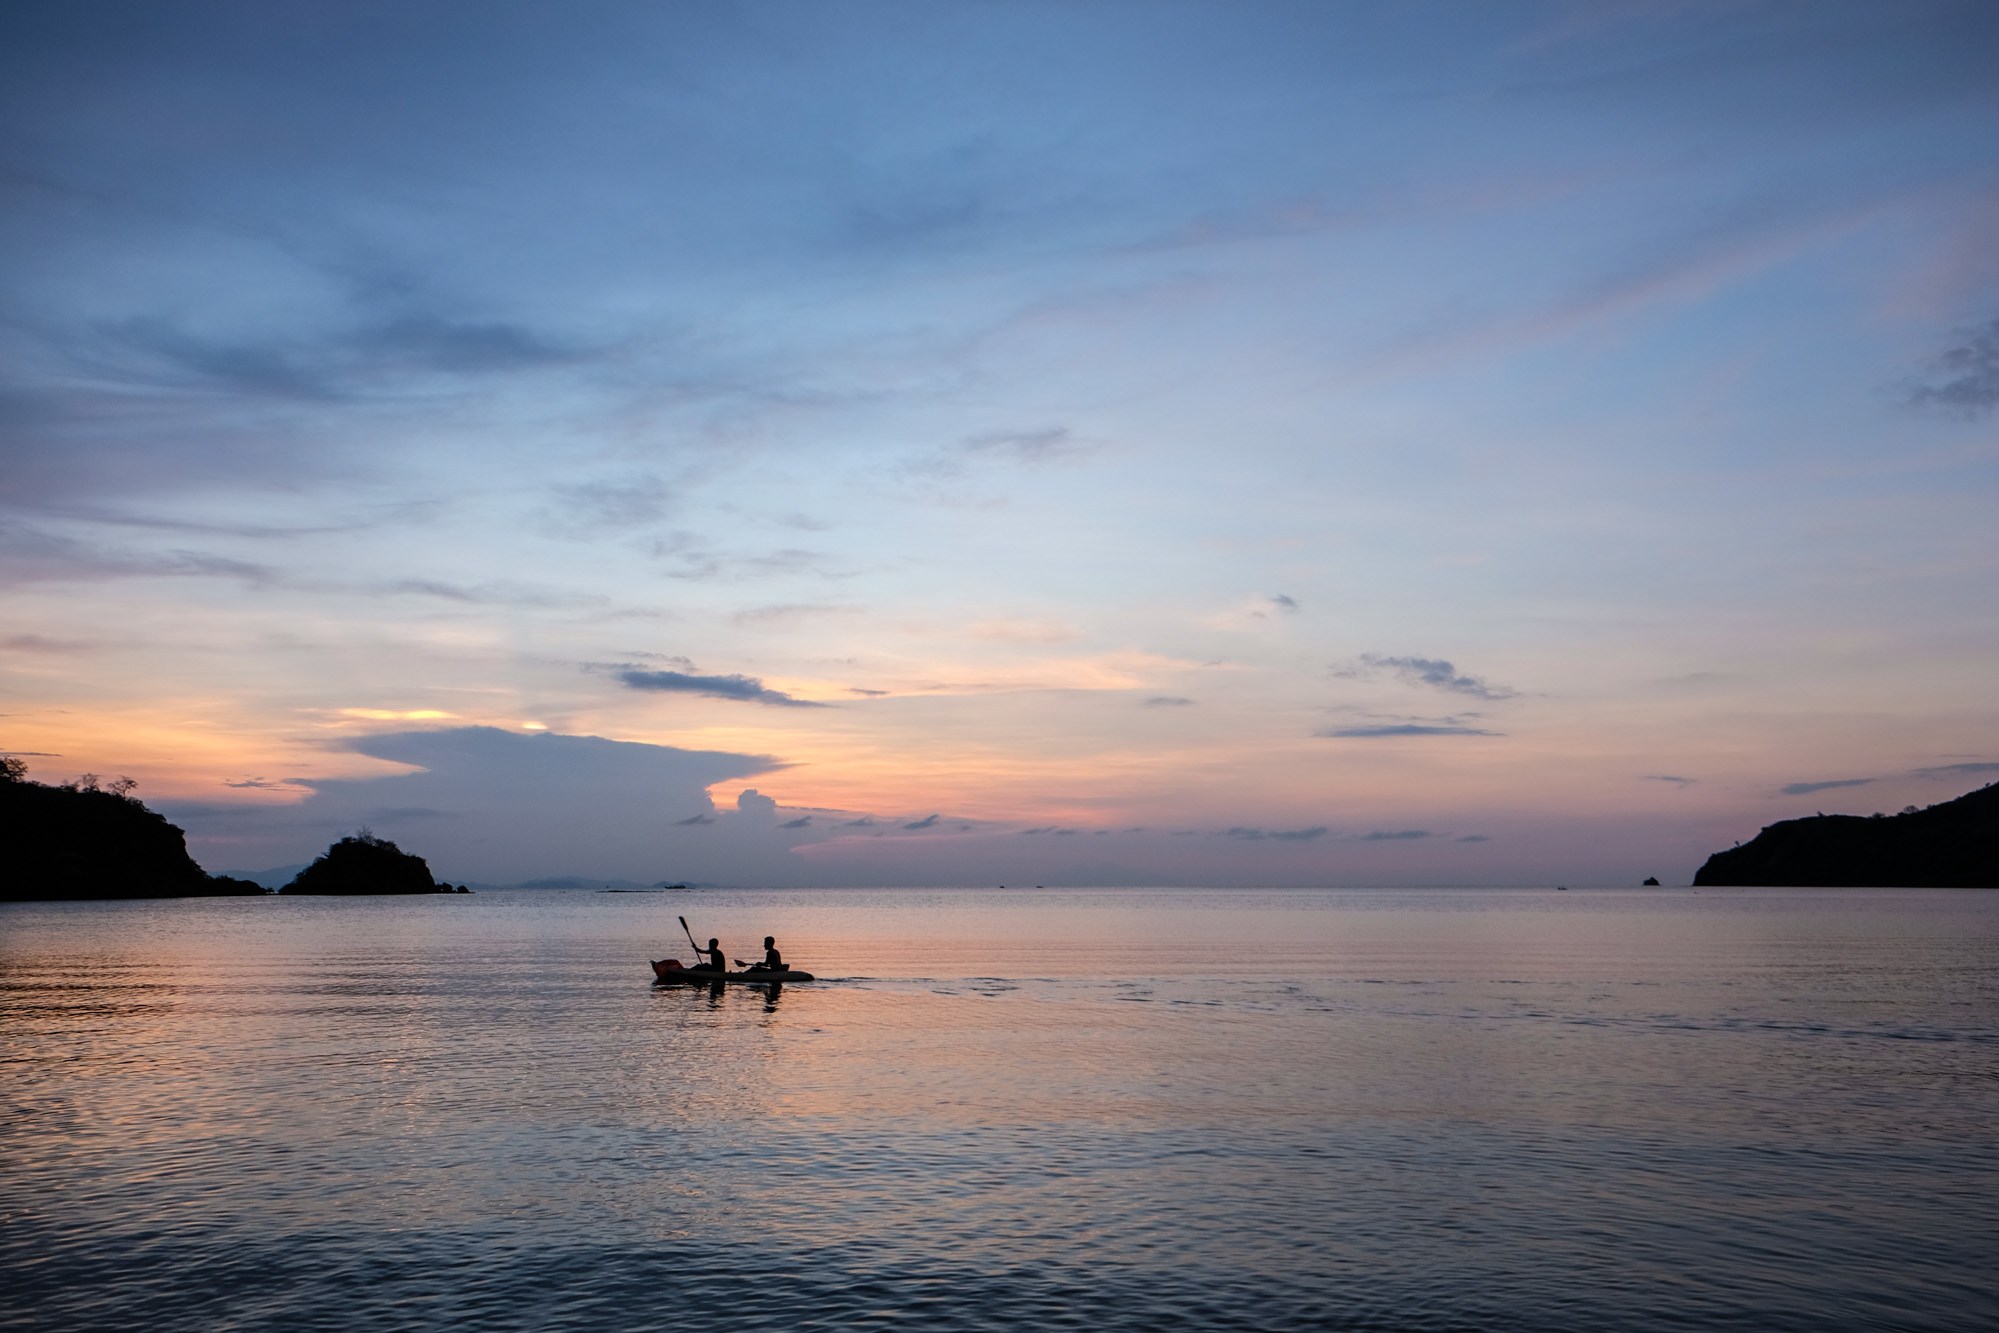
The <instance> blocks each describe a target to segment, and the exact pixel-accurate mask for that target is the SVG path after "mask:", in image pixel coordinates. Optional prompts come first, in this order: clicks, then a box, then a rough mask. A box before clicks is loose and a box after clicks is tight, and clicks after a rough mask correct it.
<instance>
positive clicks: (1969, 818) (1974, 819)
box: [1694, 783, 1999, 889]
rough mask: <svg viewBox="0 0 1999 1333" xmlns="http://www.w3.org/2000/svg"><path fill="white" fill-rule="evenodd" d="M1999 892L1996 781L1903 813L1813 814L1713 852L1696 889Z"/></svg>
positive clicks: (1696, 880) (1998, 790) (1998, 796)
mask: <svg viewBox="0 0 1999 1333" xmlns="http://www.w3.org/2000/svg"><path fill="white" fill-rule="evenodd" d="M1750 885H1770V886H1778V887H1800V888H1802V887H1826V888H1911V889H1915V888H1935V889H1990V888H1999V783H1994V784H1993V785H1991V786H1989V787H1981V788H1979V789H1978V790H1977V791H1974V792H1968V793H1966V794H1965V795H1963V796H1960V797H1958V798H1957V799H1956V800H1954V801H1945V802H1943V803H1942V804H1941V805H1933V806H1931V807H1929V808H1928V809H1927V810H1917V809H1915V808H1913V807H1911V808H1910V809H1908V810H1904V811H1903V812H1902V813H1901V814H1899V815H1812V816H1810V817H1808V818H1805V819H1787V820H1784V821H1783V822H1782V823H1778V824H1772V825H1770V826H1769V827H1768V828H1766V829H1764V830H1763V831H1762V832H1761V833H1759V834H1757V835H1756V836H1755V837H1754V838H1751V839H1750V840H1749V841H1748V842H1745V843H1743V844H1742V845H1740V846H1738V847H1731V848H1730V849H1729V850H1727V851H1725V852H1716V853H1715V854H1714V855H1713V856H1710V857H1709V858H1708V859H1707V863H1706V864H1705V865H1703V866H1702V867H1701V868H1700V871H1699V873H1697V874H1696V875H1695V876H1694V886H1695V887H1696V888H1701V887H1707V886H1742V887H1747V886H1750Z"/></svg>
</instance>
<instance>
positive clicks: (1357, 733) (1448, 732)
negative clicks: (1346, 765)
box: [1312, 718, 1506, 740]
mask: <svg viewBox="0 0 1999 1333" xmlns="http://www.w3.org/2000/svg"><path fill="white" fill-rule="evenodd" d="M1312 734H1313V735H1314V736H1323V737H1328V738H1331V739H1335V740H1374V739H1381V738H1386V737H1392V736H1504V735H1505V734H1506V733H1505V732H1503V731H1488V730H1486V729H1485V728H1484V727H1471V726H1466V725H1465V724H1464V723H1462V722H1454V721H1452V720H1450V719H1448V718H1446V719H1443V720H1441V721H1437V722H1385V723H1380V724H1376V725H1362V726H1352V727H1328V728H1326V729H1325V730H1323V731H1315V732H1313V733H1312Z"/></svg>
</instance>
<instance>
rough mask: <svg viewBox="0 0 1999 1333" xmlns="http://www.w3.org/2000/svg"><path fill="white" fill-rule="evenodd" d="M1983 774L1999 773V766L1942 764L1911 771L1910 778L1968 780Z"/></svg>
mask: <svg viewBox="0 0 1999 1333" xmlns="http://www.w3.org/2000/svg"><path fill="white" fill-rule="evenodd" d="M1981 773H1999V764H1990V763H1977V764H1940V765H1938V766H1937V767H1935V768H1916V769H1911V770H1909V776H1910V777H1916V778H1968V777H1977V776H1978V775H1979V774H1981Z"/></svg>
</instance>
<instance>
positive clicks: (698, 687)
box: [617, 667, 832, 708]
mask: <svg viewBox="0 0 1999 1333" xmlns="http://www.w3.org/2000/svg"><path fill="white" fill-rule="evenodd" d="M617 674H618V679H619V680H621V681H623V682H624V683H625V684H626V685H628V686H630V687H631V688H632V689H635V690H648V691H655V692H658V693H664V694H695V695H699V696H701V697H702V698H704V699H735V700H740V701H742V702H744V703H757V704H772V705H775V706H777V707H781V708H829V707H831V706H832V705H830V704H823V703H820V702H818V701H817V700H815V699H799V698H794V697H793V696H791V695H789V694H786V693H785V692H784V691H782V690H772V689H766V688H765V687H764V683H763V682H762V681H761V680H758V679H757V678H756V677H755V676H696V675H692V674H690V673H688V672H685V671H640V670H638V669H636V668H629V667H628V668H626V669H624V670H622V671H619V672H618V673H617Z"/></svg>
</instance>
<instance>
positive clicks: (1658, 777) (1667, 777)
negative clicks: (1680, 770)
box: [1644, 773, 1695, 787]
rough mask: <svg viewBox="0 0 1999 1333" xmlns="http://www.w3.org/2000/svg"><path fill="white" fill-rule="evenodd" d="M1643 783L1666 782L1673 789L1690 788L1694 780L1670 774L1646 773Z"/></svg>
mask: <svg viewBox="0 0 1999 1333" xmlns="http://www.w3.org/2000/svg"><path fill="white" fill-rule="evenodd" d="M1644 781H1646V782H1667V783H1671V784H1672V785H1673V786H1675V787H1691V786H1693V785H1694V782H1695V779H1693V778H1682V777H1676V776H1674V775H1673V774H1671V773H1647V774H1646V775H1645V778H1644Z"/></svg>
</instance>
